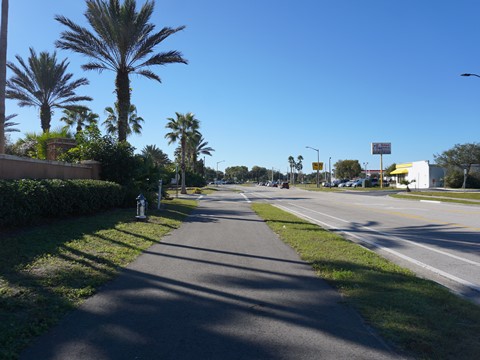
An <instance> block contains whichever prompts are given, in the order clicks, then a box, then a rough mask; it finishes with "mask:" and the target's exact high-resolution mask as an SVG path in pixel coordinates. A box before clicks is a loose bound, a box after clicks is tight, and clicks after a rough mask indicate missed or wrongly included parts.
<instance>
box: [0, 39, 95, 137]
mask: <svg viewBox="0 0 480 360" xmlns="http://www.w3.org/2000/svg"><path fill="white" fill-rule="evenodd" d="M15 58H16V59H17V61H18V62H19V63H20V67H18V66H17V65H15V64H14V63H12V62H8V63H7V67H8V68H9V69H10V70H11V71H12V72H13V76H12V77H11V78H10V79H9V80H8V81H7V90H6V97H7V98H8V99H13V100H18V105H19V106H20V107H23V106H33V107H37V108H39V109H40V121H41V126H42V130H43V132H48V131H49V130H50V122H51V120H52V114H53V109H54V108H61V109H79V108H85V107H84V106H81V105H79V104H78V103H79V102H81V101H91V100H92V98H91V97H89V96H79V95H76V94H75V91H76V90H77V88H78V87H80V86H82V85H87V84H88V80H87V79H86V78H80V79H78V80H74V81H71V79H72V77H73V74H71V73H67V72H66V71H67V67H68V62H67V59H65V60H63V61H61V62H60V63H58V62H57V55H56V53H55V52H54V53H53V54H49V53H48V52H41V53H40V54H39V55H38V56H37V53H36V52H35V50H33V48H30V57H29V58H28V64H27V63H26V62H25V61H24V60H23V59H22V58H21V57H20V56H19V55H16V56H15ZM85 109H86V108H85Z"/></svg>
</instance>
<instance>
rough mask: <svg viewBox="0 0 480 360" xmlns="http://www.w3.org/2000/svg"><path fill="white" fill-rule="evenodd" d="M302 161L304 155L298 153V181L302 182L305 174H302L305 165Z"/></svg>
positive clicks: (296, 166)
mask: <svg viewBox="0 0 480 360" xmlns="http://www.w3.org/2000/svg"><path fill="white" fill-rule="evenodd" d="M302 161H303V156H302V155H298V156H297V162H296V163H295V169H297V171H298V177H299V179H298V181H299V182H301V181H302V180H303V175H302V169H303V165H302Z"/></svg>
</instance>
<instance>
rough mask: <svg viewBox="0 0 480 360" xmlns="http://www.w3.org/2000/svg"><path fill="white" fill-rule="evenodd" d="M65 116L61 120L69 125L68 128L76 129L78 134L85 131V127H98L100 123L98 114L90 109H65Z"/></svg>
mask: <svg viewBox="0 0 480 360" xmlns="http://www.w3.org/2000/svg"><path fill="white" fill-rule="evenodd" d="M63 114H64V116H62V117H61V118H60V120H61V121H64V122H65V123H66V124H67V125H66V127H67V128H70V127H75V128H76V132H77V134H78V133H79V132H80V131H82V130H83V127H84V126H85V125H93V124H95V125H96V124H97V122H98V114H95V113H93V112H92V111H90V110H88V109H83V108H80V109H65V110H63Z"/></svg>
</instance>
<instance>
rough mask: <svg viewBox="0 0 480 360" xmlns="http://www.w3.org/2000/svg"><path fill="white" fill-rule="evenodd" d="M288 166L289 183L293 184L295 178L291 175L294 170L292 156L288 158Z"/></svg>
mask: <svg viewBox="0 0 480 360" xmlns="http://www.w3.org/2000/svg"><path fill="white" fill-rule="evenodd" d="M288 164H289V165H290V182H291V183H292V184H295V177H294V175H293V169H294V168H295V158H294V157H293V156H291V155H290V156H289V157H288Z"/></svg>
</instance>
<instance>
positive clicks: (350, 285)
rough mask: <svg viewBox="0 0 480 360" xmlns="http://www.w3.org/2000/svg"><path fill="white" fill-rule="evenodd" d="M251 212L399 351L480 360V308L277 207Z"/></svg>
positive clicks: (259, 207) (256, 206) (262, 206)
mask: <svg viewBox="0 0 480 360" xmlns="http://www.w3.org/2000/svg"><path fill="white" fill-rule="evenodd" d="M253 209H254V210H255V211H256V212H257V213H258V214H259V215H260V216H261V217H262V218H263V219H265V221H266V223H267V224H268V225H269V226H270V227H271V228H272V230H273V231H275V232H276V233H277V234H278V235H279V236H280V237H281V239H282V240H283V241H285V242H286V243H287V244H289V245H290V246H292V247H293V248H294V249H295V250H296V251H297V252H298V253H299V255H300V256H301V257H302V259H304V260H305V261H307V262H309V263H310V264H311V265H312V267H313V268H314V270H315V271H316V273H317V274H318V276H319V277H321V278H323V279H325V280H326V281H328V282H329V283H330V284H331V285H332V286H334V287H335V288H336V289H338V291H340V293H341V294H342V295H343V296H344V299H345V302H346V303H347V304H349V305H350V306H352V307H354V308H355V309H357V311H358V312H359V313H360V314H361V315H362V317H363V318H364V319H365V321H366V322H367V323H368V325H370V326H371V327H372V328H374V329H375V330H377V331H378V333H379V334H380V335H381V336H382V337H383V338H384V339H386V340H387V341H388V342H389V343H390V344H393V346H394V347H395V348H397V349H399V350H400V351H401V352H404V353H406V354H408V355H411V356H413V357H414V358H417V359H475V358H478V356H479V354H480V337H479V336H480V335H479V334H480V307H479V306H477V305H474V304H472V303H471V302H469V301H467V300H464V299H461V298H459V297H457V296H456V295H454V294H452V293H450V292H449V291H448V290H446V289H445V288H443V287H442V286H440V285H438V284H436V283H434V282H431V281H427V280H422V279H419V278H417V277H416V276H415V275H414V274H413V273H411V272H410V271H409V270H406V269H404V268H401V267H399V266H397V265H394V264H393V263H391V262H388V261H387V260H385V259H384V258H382V257H380V256H378V255H377V254H375V253H374V252H372V251H369V250H367V249H365V248H363V247H361V246H359V245H357V244H355V243H352V242H350V241H347V240H345V239H343V238H342V237H340V236H339V235H336V234H334V233H332V232H330V231H327V230H325V229H322V228H320V227H319V226H317V225H314V224H311V223H309V222H307V221H305V220H303V219H300V218H298V217H295V216H293V215H291V214H289V213H286V212H284V211H282V210H280V209H278V208H275V207H273V206H271V205H267V204H260V203H255V204H253Z"/></svg>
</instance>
